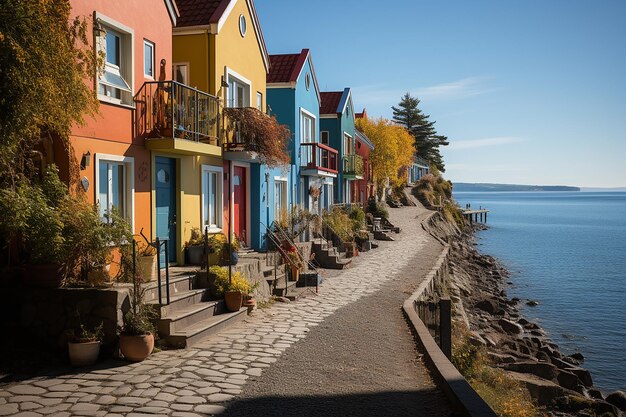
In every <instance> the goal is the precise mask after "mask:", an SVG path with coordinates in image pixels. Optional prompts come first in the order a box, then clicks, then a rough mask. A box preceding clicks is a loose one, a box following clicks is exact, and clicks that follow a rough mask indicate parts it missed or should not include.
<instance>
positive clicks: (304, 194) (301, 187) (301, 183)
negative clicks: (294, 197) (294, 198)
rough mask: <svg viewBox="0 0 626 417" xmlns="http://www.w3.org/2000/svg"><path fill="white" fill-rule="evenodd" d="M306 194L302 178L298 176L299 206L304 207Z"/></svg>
mask: <svg viewBox="0 0 626 417" xmlns="http://www.w3.org/2000/svg"><path fill="white" fill-rule="evenodd" d="M306 195H307V190H306V188H304V178H300V193H299V195H298V196H299V197H300V201H299V205H300V208H302V209H305V208H306V197H305V196H306Z"/></svg>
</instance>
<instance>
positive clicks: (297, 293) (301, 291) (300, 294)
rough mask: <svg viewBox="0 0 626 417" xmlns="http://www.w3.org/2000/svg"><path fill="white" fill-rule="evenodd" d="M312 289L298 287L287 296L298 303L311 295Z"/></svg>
mask: <svg viewBox="0 0 626 417" xmlns="http://www.w3.org/2000/svg"><path fill="white" fill-rule="evenodd" d="M310 291H311V290H310V289H308V288H307V287H297V288H294V289H292V290H290V291H289V294H287V295H285V297H286V298H287V299H289V300H290V301H296V300H298V299H300V298H304V297H306V296H307V294H309V293H310Z"/></svg>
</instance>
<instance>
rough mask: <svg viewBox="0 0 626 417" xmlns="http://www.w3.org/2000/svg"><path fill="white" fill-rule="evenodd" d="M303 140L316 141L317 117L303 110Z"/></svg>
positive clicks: (306, 141) (303, 141)
mask: <svg viewBox="0 0 626 417" xmlns="http://www.w3.org/2000/svg"><path fill="white" fill-rule="evenodd" d="M301 115H302V119H301V122H300V123H301V125H300V129H301V139H302V140H301V142H302V143H311V142H315V118H313V117H311V116H310V115H309V114H306V113H304V112H301Z"/></svg>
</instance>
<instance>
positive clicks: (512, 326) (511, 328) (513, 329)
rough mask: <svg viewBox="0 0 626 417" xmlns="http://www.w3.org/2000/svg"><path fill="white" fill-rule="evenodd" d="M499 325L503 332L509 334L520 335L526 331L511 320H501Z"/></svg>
mask: <svg viewBox="0 0 626 417" xmlns="http://www.w3.org/2000/svg"><path fill="white" fill-rule="evenodd" d="M498 324H499V325H500V327H502V330H504V331H505V332H507V333H508V334H520V333H522V332H523V331H524V329H523V328H522V326H520V325H519V324H517V323H514V322H512V321H511V320H507V319H500V320H498Z"/></svg>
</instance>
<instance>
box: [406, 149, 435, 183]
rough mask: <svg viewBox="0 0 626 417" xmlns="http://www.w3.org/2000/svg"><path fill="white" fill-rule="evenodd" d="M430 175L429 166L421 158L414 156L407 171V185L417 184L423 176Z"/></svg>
mask: <svg viewBox="0 0 626 417" xmlns="http://www.w3.org/2000/svg"><path fill="white" fill-rule="evenodd" d="M429 173H430V164H429V163H428V161H426V160H425V159H423V158H420V157H419V156H417V155H416V156H415V157H414V158H413V163H412V164H411V166H409V169H408V170H407V182H408V184H415V183H416V182H418V181H419V180H420V179H421V178H422V177H423V176H424V175H426V174H429Z"/></svg>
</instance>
